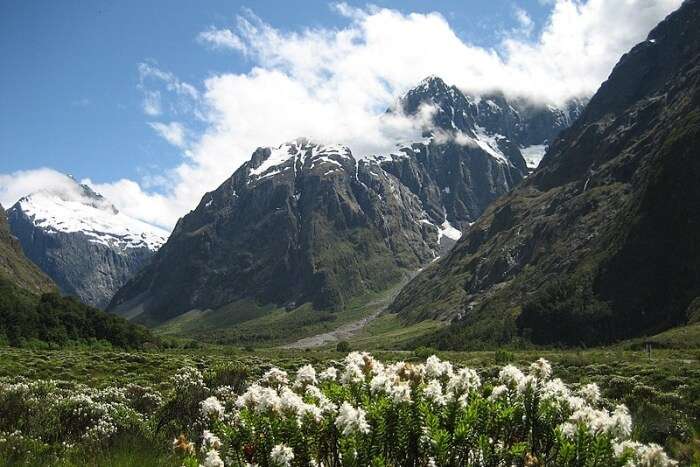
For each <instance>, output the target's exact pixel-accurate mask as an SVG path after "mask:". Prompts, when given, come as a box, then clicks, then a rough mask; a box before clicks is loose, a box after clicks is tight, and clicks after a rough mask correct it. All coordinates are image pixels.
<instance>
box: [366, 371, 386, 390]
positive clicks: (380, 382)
mask: <svg viewBox="0 0 700 467" xmlns="http://www.w3.org/2000/svg"><path fill="white" fill-rule="evenodd" d="M389 386H390V383H389V379H388V378H387V376H386V375H385V374H381V375H377V376H375V377H374V378H372V381H370V382H369V390H370V392H371V393H372V394H380V393H386V392H387V391H388V389H389Z"/></svg>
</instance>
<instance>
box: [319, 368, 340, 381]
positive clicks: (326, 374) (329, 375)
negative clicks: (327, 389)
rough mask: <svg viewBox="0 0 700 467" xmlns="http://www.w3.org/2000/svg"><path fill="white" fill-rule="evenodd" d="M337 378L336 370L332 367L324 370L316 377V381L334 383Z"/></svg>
mask: <svg viewBox="0 0 700 467" xmlns="http://www.w3.org/2000/svg"><path fill="white" fill-rule="evenodd" d="M337 378H338V370H336V369H335V368H333V367H332V366H331V367H328V368H326V369H325V370H323V371H322V372H321V373H319V375H318V379H320V380H321V381H335V380H336V379H337Z"/></svg>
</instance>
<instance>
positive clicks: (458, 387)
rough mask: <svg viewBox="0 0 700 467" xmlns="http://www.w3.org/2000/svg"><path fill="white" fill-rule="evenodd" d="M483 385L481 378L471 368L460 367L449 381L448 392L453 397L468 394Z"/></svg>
mask: <svg viewBox="0 0 700 467" xmlns="http://www.w3.org/2000/svg"><path fill="white" fill-rule="evenodd" d="M479 386H481V378H479V375H478V374H477V373H476V371H474V370H472V369H471V368H460V369H459V370H458V371H457V372H456V373H455V374H453V375H452V377H450V380H449V381H448V382H447V392H448V393H450V395H451V397H452V398H455V397H459V396H460V395H463V394H468V393H469V392H471V391H472V390H475V389H478V388H479Z"/></svg>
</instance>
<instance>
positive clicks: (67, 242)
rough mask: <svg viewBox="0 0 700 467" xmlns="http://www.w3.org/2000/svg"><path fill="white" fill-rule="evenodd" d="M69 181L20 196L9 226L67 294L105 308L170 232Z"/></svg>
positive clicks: (9, 212) (10, 210)
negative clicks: (119, 209)
mask: <svg viewBox="0 0 700 467" xmlns="http://www.w3.org/2000/svg"><path fill="white" fill-rule="evenodd" d="M64 185H65V186H64V187H62V188H60V189H58V188H56V189H53V190H42V191H38V192H36V193H32V194H29V195H27V196H25V197H24V198H22V199H20V200H19V201H18V202H17V203H16V204H15V205H14V206H12V208H10V209H9V211H8V218H9V224H10V228H11V230H12V233H13V234H14V235H15V236H16V237H17V238H18V240H19V242H20V244H21V245H22V249H23V250H24V253H25V254H26V255H27V257H29V259H31V260H32V261H33V262H34V263H36V264H37V265H38V266H39V267H40V268H41V269H42V270H43V271H44V272H45V273H46V274H47V275H48V276H50V277H51V278H52V279H53V280H54V281H55V283H56V284H58V286H59V287H60V289H61V291H62V292H63V293H65V294H68V295H74V296H77V297H78V298H80V300H82V301H83V302H84V303H87V304H89V305H93V306H96V307H100V308H103V307H105V306H106V305H107V304H108V303H109V300H110V299H111V298H112V295H114V293H115V292H116V291H117V289H118V288H119V287H121V286H122V285H123V284H124V283H125V282H126V280H127V279H128V278H129V277H131V276H132V275H134V274H135V273H136V271H138V270H139V269H140V268H141V267H142V266H143V265H144V264H145V263H146V262H147V261H148V260H149V259H150V257H151V256H152V255H153V253H154V252H155V251H156V250H157V249H158V248H159V247H160V245H161V244H163V243H164V242H165V239H166V237H167V233H166V232H165V231H162V230H159V229H157V228H155V227H152V226H150V225H148V224H145V223H143V222H140V221H138V220H136V219H133V218H131V217H129V216H127V215H125V214H124V213H121V212H119V211H118V210H117V209H116V208H115V207H114V206H113V205H112V204H111V203H110V202H109V201H107V200H106V199H105V198H104V197H103V196H101V195H99V194H97V193H95V192H94V191H92V190H91V189H90V188H89V187H88V186H86V185H80V184H79V183H77V182H76V181H74V180H73V179H71V178H69V177H66V180H65V184H64Z"/></svg>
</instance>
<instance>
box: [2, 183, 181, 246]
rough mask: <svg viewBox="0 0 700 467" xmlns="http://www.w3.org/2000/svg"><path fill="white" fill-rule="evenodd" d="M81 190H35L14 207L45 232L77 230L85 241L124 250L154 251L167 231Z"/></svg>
mask: <svg viewBox="0 0 700 467" xmlns="http://www.w3.org/2000/svg"><path fill="white" fill-rule="evenodd" d="M80 188H81V189H82V193H78V195H79V196H74V195H75V193H68V192H48V191H39V192H36V193H33V194H31V195H29V196H25V197H24V198H22V199H20V200H19V201H18V202H17V204H16V205H15V207H13V208H12V210H11V211H13V210H15V209H17V210H20V211H22V212H23V213H24V214H25V215H26V216H27V217H29V218H31V219H32V221H33V223H34V225H35V226H36V227H37V228H40V229H42V230H45V231H47V232H64V233H76V232H81V233H83V234H85V235H86V236H87V237H89V241H91V242H94V243H101V244H103V245H105V246H109V247H113V248H118V249H121V250H126V249H128V248H142V247H146V248H148V249H149V250H152V251H156V250H157V249H158V248H160V246H161V245H162V244H163V243H165V240H166V238H167V236H168V233H167V232H166V231H165V230H162V229H159V228H157V227H154V226H152V225H149V224H146V223H144V222H141V221H139V220H137V219H134V218H132V217H129V216H127V215H126V214H124V213H121V212H119V211H118V210H117V209H116V208H115V207H114V206H113V205H112V204H111V203H109V202H108V201H106V200H105V199H104V198H103V197H102V196H101V195H98V194H97V193H95V192H93V191H92V190H91V189H90V188H89V187H87V186H86V185H80Z"/></svg>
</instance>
